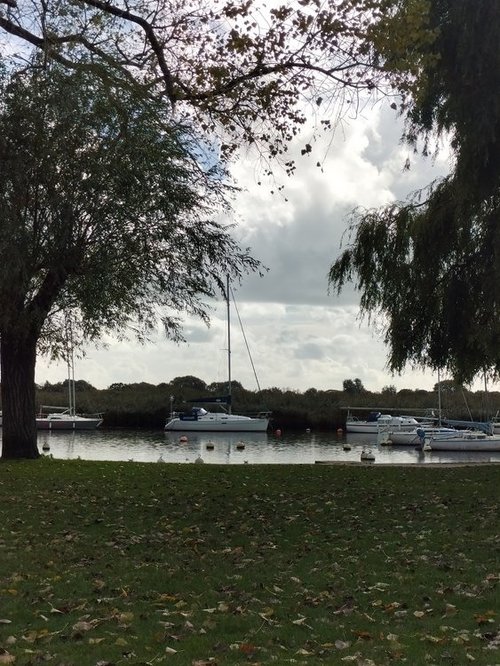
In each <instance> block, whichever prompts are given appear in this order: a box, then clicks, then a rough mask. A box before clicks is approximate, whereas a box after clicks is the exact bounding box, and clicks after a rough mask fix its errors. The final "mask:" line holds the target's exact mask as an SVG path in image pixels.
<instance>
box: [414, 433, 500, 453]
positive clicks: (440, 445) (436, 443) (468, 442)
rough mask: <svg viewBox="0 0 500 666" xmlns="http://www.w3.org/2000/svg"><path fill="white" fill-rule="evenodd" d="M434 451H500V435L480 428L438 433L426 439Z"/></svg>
mask: <svg viewBox="0 0 500 666" xmlns="http://www.w3.org/2000/svg"><path fill="white" fill-rule="evenodd" d="M425 441H426V444H428V445H429V446H430V448H431V450H432V451H500V435H487V434H486V433H484V432H480V431H478V430H464V431H462V432H456V433H452V434H438V435H434V436H431V437H429V438H427V437H426V439H425Z"/></svg>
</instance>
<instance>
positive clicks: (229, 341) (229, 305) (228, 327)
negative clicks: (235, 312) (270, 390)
mask: <svg viewBox="0 0 500 666" xmlns="http://www.w3.org/2000/svg"><path fill="white" fill-rule="evenodd" d="M226 307H227V381H228V387H227V394H228V396H229V405H228V412H229V414H231V408H232V406H231V303H230V301H229V275H228V276H227V286H226Z"/></svg>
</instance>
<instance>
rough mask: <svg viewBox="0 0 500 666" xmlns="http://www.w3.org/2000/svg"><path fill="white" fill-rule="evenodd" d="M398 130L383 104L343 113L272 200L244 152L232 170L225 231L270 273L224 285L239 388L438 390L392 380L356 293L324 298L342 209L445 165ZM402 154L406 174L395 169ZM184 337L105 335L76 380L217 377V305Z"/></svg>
mask: <svg viewBox="0 0 500 666" xmlns="http://www.w3.org/2000/svg"><path fill="white" fill-rule="evenodd" d="M401 129H402V128H401V124H400V122H399V120H398V119H397V117H396V115H395V112H394V111H393V110H392V109H390V107H389V102H388V101H384V102H382V103H379V104H378V105H377V106H375V107H371V108H368V107H366V108H365V109H364V110H363V112H361V113H360V114H359V115H358V117H356V118H345V119H344V122H343V123H342V125H341V126H339V128H338V129H337V131H336V133H335V136H334V139H333V141H332V139H331V137H329V138H328V145H327V143H326V141H325V142H324V143H323V142H322V141H318V142H316V143H315V144H314V151H313V153H312V155H310V156H308V157H303V158H301V157H300V156H299V157H298V169H297V173H296V174H295V175H294V176H293V177H292V178H288V177H286V176H284V175H283V176H282V177H281V175H280V174H279V173H278V174H277V179H278V181H279V183H281V184H284V185H285V188H284V190H283V191H282V192H281V193H280V194H271V189H272V188H273V187H274V184H272V183H269V182H265V181H264V182H263V184H262V185H259V184H258V181H260V180H261V174H260V173H259V165H258V164H257V163H256V161H255V159H253V158H252V156H247V157H246V158H245V159H242V160H241V161H240V162H239V163H238V164H237V165H236V167H235V176H236V178H237V179H238V181H239V184H240V186H241V187H242V188H243V189H242V192H241V194H240V195H239V196H238V198H237V200H236V202H235V221H236V222H237V228H236V229H235V235H236V237H237V239H238V241H240V242H241V244H242V245H244V246H250V247H251V248H252V251H253V254H254V256H255V257H257V258H258V259H260V260H261V262H262V263H263V264H264V265H265V266H267V267H268V268H269V271H268V272H267V273H266V274H265V276H264V277H262V278H260V277H257V276H251V277H249V278H248V279H246V280H245V281H244V283H243V284H242V285H233V290H234V293H235V300H236V304H237V308H238V312H239V317H240V318H241V321H242V324H243V329H244V333H245V336H246V339H247V343H248V347H249V349H250V352H251V360H252V361H253V367H252V363H251V361H250V359H249V355H248V352H247V348H246V346H245V342H244V339H243V336H242V333H241V329H240V325H239V321H238V316H237V313H236V312H235V310H234V309H233V310H232V314H231V317H232V329H231V331H232V332H231V342H232V345H231V346H232V377H233V379H235V380H238V381H240V382H241V383H242V384H243V386H244V387H245V388H247V389H250V390H255V389H257V388H258V386H260V387H261V388H267V387H278V388H281V389H292V390H297V391H300V392H302V391H305V390H307V389H308V388H317V389H341V388H342V383H343V381H344V380H345V379H355V378H359V379H360V380H361V381H362V383H363V385H364V387H365V388H366V389H368V390H371V391H380V390H381V389H382V388H383V387H384V386H387V385H394V386H395V387H396V388H397V389H402V388H411V389H417V388H422V389H428V390H430V389H432V387H433V386H434V384H435V383H436V381H437V378H436V377H435V376H434V375H433V373H431V372H430V371H427V372H425V373H423V372H418V371H411V370H408V371H407V372H405V373H404V374H403V375H401V376H392V375H391V374H390V373H389V372H388V371H387V369H386V359H387V350H386V349H385V347H384V345H383V343H382V340H381V334H380V330H377V327H375V326H373V325H372V326H368V324H367V323H366V322H365V323H362V322H360V320H359V316H358V315H359V310H358V302H359V295H358V294H357V293H356V292H355V291H354V289H352V288H348V289H346V290H345V291H344V292H343V293H342V294H341V296H340V297H338V296H336V295H332V294H329V293H328V283H327V274H328V270H329V267H330V266H331V264H332V262H333V261H334V260H335V259H336V257H337V256H338V255H339V253H340V251H341V244H342V241H343V240H344V243H345V242H346V238H345V236H344V238H343V235H344V232H345V230H346V227H347V216H348V214H349V212H350V211H351V210H353V209H354V208H355V207H357V206H361V207H372V206H379V205H383V204H385V203H388V202H390V201H394V200H400V199H402V198H404V197H405V196H406V195H407V194H408V193H409V192H412V191H414V190H415V189H418V188H419V187H422V186H424V185H426V184H428V183H429V182H430V181H431V180H433V179H434V178H435V177H437V176H439V175H441V174H444V173H446V172H447V170H448V169H449V164H448V161H447V151H446V150H445V149H444V148H443V149H442V150H441V151H440V153H439V155H438V158H437V159H436V160H431V159H429V158H428V159H426V160H423V159H420V158H418V157H417V156H415V155H413V153H412V151H411V149H409V148H408V147H407V146H404V145H402V144H401V142H400V136H401ZM309 140H310V136H309V135H306V134H304V135H303V136H302V137H300V141H298V142H297V145H296V146H295V148H296V149H297V153H300V147H302V146H303V144H304V143H306V142H308V141H309ZM407 158H410V160H411V164H412V167H411V169H410V170H409V171H406V170H404V169H403V166H404V163H405V161H406V159H407ZM318 160H320V161H321V163H322V168H318V167H317V166H316V163H317V162H318ZM280 178H281V180H280ZM274 189H275V188H274ZM185 337H186V340H187V342H186V343H185V344H183V345H176V344H173V343H172V342H169V341H167V340H165V339H163V337H162V334H161V332H160V331H159V332H158V335H157V339H156V340H154V341H152V342H151V343H150V344H148V345H146V346H142V347H141V346H140V345H138V344H137V343H135V342H133V341H131V342H119V343H118V342H114V341H113V340H108V341H107V342H108V343H109V346H108V348H107V349H96V348H91V349H89V350H88V353H87V356H86V358H84V359H82V360H78V361H77V363H76V368H75V376H76V378H77V379H85V380H86V381H88V382H90V383H91V384H93V385H94V386H95V387H97V388H106V387H107V386H109V385H110V384H112V383H113V382H124V383H132V382H141V381H144V382H150V383H152V384H158V383H160V382H168V381H170V380H171V379H173V378H175V377H177V376H182V375H194V376H196V377H199V378H201V379H203V380H204V381H206V382H207V383H210V382H212V381H224V380H225V379H226V377H227V361H226V351H225V350H226V349H227V336H226V309H225V305H224V303H219V304H217V303H215V304H214V311H213V316H212V323H211V326H210V328H208V329H207V328H206V327H205V326H204V324H202V323H201V322H199V321H192V320H186V325H185ZM253 368H255V372H254V369H253ZM66 376H67V373H66V368H65V366H64V365H63V364H59V365H58V364H47V363H46V362H45V361H44V360H43V359H40V361H39V363H38V368H37V376H36V380H37V382H38V383H43V382H45V381H50V382H56V381H63V380H64V379H65V378H66ZM257 382H258V384H257Z"/></svg>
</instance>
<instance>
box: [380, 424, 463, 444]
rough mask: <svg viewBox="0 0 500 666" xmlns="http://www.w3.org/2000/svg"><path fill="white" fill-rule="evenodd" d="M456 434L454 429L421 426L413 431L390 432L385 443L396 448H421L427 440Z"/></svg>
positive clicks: (386, 435) (386, 434)
mask: <svg viewBox="0 0 500 666" xmlns="http://www.w3.org/2000/svg"><path fill="white" fill-rule="evenodd" d="M456 433H457V431H456V430H455V429H454V428H445V427H429V426H420V427H418V428H415V429H413V430H389V431H388V432H387V433H385V438H384V441H385V443H387V444H389V443H390V444H395V445H396V446H420V445H422V444H423V440H425V438H430V437H434V436H438V435H448V434H449V435H453V434H456Z"/></svg>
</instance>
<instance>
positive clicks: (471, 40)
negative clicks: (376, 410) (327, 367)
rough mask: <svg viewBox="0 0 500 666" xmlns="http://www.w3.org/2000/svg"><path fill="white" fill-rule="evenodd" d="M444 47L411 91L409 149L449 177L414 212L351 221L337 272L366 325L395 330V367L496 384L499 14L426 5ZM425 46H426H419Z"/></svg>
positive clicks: (435, 1) (373, 213) (402, 205)
mask: <svg viewBox="0 0 500 666" xmlns="http://www.w3.org/2000/svg"><path fill="white" fill-rule="evenodd" d="M430 9H431V11H430V26H431V28H432V30H433V32H434V34H435V35H436V38H435V40H434V41H432V42H429V44H428V45H427V46H425V48H424V51H422V54H421V55H422V56H423V55H424V53H426V54H427V56H428V57H427V59H424V58H423V57H422V58H421V62H425V66H424V67H422V68H421V70H420V71H418V72H417V76H416V80H415V85H414V88H413V89H412V90H411V91H408V89H407V90H405V91H404V96H403V101H402V107H401V109H402V113H403V114H404V115H405V117H406V122H407V124H406V132H405V138H406V139H407V140H408V141H409V142H410V143H411V144H413V145H414V146H415V148H416V149H419V148H422V149H423V151H424V152H425V153H427V154H428V153H430V152H431V151H432V150H433V148H432V145H433V143H435V142H436V140H437V138H438V137H440V136H441V137H444V138H446V139H448V140H449V142H450V146H451V150H452V152H453V157H454V160H453V165H452V168H451V172H450V174H449V175H448V176H447V177H445V178H443V179H441V180H439V181H438V182H435V183H432V184H431V185H430V186H429V188H427V189H426V190H424V191H423V192H419V193H416V194H415V195H414V196H413V197H411V198H410V199H409V200H408V201H406V202H398V203H394V204H389V205H388V206H386V207H384V208H382V209H378V210H370V211H361V212H359V213H355V215H354V220H353V226H352V233H353V236H352V237H351V243H350V245H349V247H347V249H346V250H345V251H344V252H343V253H342V254H341V255H340V257H339V258H338V259H337V260H336V261H335V262H334V264H333V265H332V267H331V270H330V274H329V279H330V285H331V287H332V288H334V289H336V290H340V289H342V288H343V287H344V285H345V284H346V282H348V281H350V280H352V281H354V282H355V283H356V286H357V287H358V288H359V290H360V291H361V308H362V311H363V312H364V313H365V314H368V315H370V316H373V315H374V314H381V315H382V316H383V317H384V319H385V321H386V322H387V328H386V342H387V343H388V346H389V367H390V368H391V369H392V370H393V371H397V372H400V371H402V370H403V369H404V367H405V366H406V364H408V363H409V364H414V365H420V366H428V367H431V368H433V369H436V370H437V369H440V368H446V369H447V370H449V371H450V372H451V373H452V375H453V376H454V377H455V378H456V379H457V380H458V381H466V382H468V381H470V380H472V379H473V378H474V376H475V375H476V374H477V373H484V372H489V373H491V374H492V375H493V376H496V377H498V376H499V375H500V150H499V146H500V101H499V100H500V97H499V92H498V91H499V90H500V48H499V46H498V45H499V43H500V4H499V3H498V2H491V0H474V2H472V1H471V0H430ZM422 46H423V44H422Z"/></svg>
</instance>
